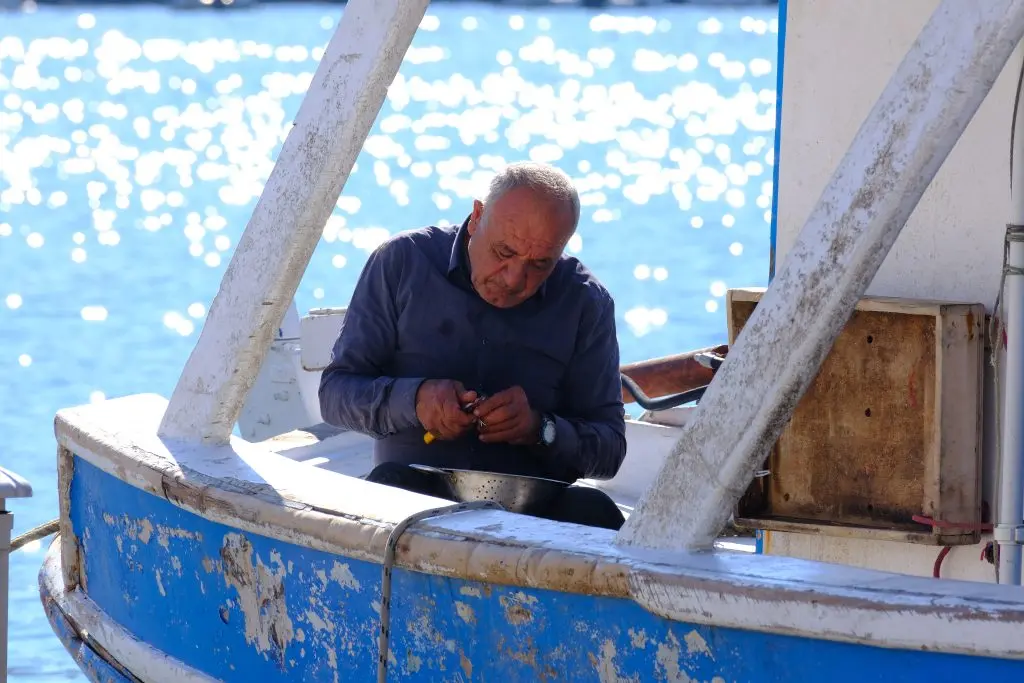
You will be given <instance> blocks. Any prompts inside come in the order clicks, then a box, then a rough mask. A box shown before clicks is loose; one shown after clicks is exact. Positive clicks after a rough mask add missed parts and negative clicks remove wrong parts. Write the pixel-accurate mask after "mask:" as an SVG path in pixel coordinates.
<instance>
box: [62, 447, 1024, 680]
mask: <svg viewBox="0 0 1024 683" xmlns="http://www.w3.org/2000/svg"><path fill="white" fill-rule="evenodd" d="M70 518H71V520H72V527H73V530H74V532H75V535H76V536H77V538H78V539H79V543H80V544H81V547H82V560H81V561H82V566H81V574H82V576H83V577H84V581H83V587H84V592H85V593H86V595H87V596H88V597H89V598H90V599H91V600H92V601H93V602H94V603H95V605H96V606H98V607H99V608H100V609H101V610H102V611H103V613H105V615H106V616H107V617H109V619H110V620H112V621H113V622H116V623H117V624H119V625H120V626H121V627H123V628H124V629H125V630H127V631H128V632H129V633H130V634H132V635H133V636H134V637H135V638H137V639H138V640H141V641H142V642H144V643H147V644H149V645H150V646H152V647H154V648H156V649H157V650H160V651H162V652H163V653H166V654H167V655H169V656H170V657H172V658H174V659H176V660H178V661H179V662H181V663H183V664H185V665H188V666H190V667H193V668H194V669H196V670H198V671H200V672H203V673H205V674H206V675H209V676H211V677H214V678H217V679H221V680H251V681H271V680H273V681H292V680H294V681H339V680H340V681H369V680H374V679H375V676H376V661H377V629H378V626H379V614H378V609H379V600H380V587H381V584H380V582H381V572H380V566H379V565H378V564H375V563H371V562H366V561H360V560H355V559H352V558H346V557H340V556H337V555H332V554H329V553H326V552H320V551H317V550H312V549H309V548H306V547H301V546H298V545H292V544H288V543H286V542H282V541H279V540H274V539H271V538H267V537H263V536H259V535H256V534H251V533H246V532H241V531H239V530H237V529H233V528H231V527H229V526H225V525H222V524H217V523H214V522H211V521H209V520H206V519H204V518H201V517H199V516H197V515H195V514H192V513H190V512H188V511H186V510H183V509H182V508H179V507H177V506H175V505H173V504H171V503H169V502H167V501H166V500H164V499H162V498H159V497H157V496H154V495H151V494H149V493H146V492H145V491H142V490H140V489H138V488H135V487H133V486H131V485H129V484H126V483H124V482H122V481H120V480H119V479H117V478H116V477H114V476H111V475H110V474H107V473H106V472H104V471H102V470H100V469H98V468H97V467H95V466H93V465H91V464H89V463H87V462H85V461H84V460H82V459H81V458H75V461H74V477H73V480H72V485H71V490H70ZM392 600H393V602H392V605H393V606H392V617H391V631H392V642H391V653H392V660H391V667H390V669H389V680H394V681H398V680H416V681H434V680H437V681H441V680H444V681H452V680H464V681H470V680H472V681H489V680H499V681H502V683H511V682H513V681H538V680H568V681H596V680H601V681H605V680H613V681H657V680H667V681H677V680H697V681H796V680H829V681H854V680H856V681H872V680H876V681H892V682H896V681H929V682H934V681H941V680H962V679H966V678H975V677H979V676H980V677H982V678H986V679H992V677H1007V678H1005V679H1004V680H1009V678H1008V677H1011V676H1018V677H1019V676H1021V675H1022V674H1024V662H1019V661H1013V660H1002V659H991V658H982V657H970V656H964V655H954V654H944V653H933V652H923V651H910V650H896V649H885V648H879V647H872V646H866V645H857V644H848V643H840V642H833V641H826V640H817V639H811V638H800V637H793V636H787V635H781V634H775V633H762V632H755V631H745V630H738V629H733V628H724V627H716V626H706V625H695V624H687V623H681V622H674V621H671V620H668V619H664V618H661V617H659V616H656V615H654V614H651V613H650V612H648V611H646V610H645V609H643V608H642V607H640V606H639V605H637V604H636V603H635V602H633V601H632V600H629V599H623V598H611V597H598V596H590V595H579V594H572V593H565V592H559V591H554V590H542V589H530V588H527V589H524V588H519V587H510V586H503V585H495V584H488V583H483V582H479V581H468V580H461V579H456V578H450V577H442V576H436V575H431V574H427V573H419V572H412V571H406V570H404V569H396V571H395V573H394V579H393V598H392ZM44 604H47V606H48V610H47V611H48V614H49V615H50V619H51V622H52V623H53V624H54V626H55V630H56V631H57V632H58V634H59V635H62V634H63V635H62V639H64V642H65V644H66V645H67V646H68V648H69V650H70V651H72V652H73V653H75V652H77V653H82V652H83V648H82V644H81V642H80V641H79V640H77V637H76V636H74V635H73V634H72V635H70V636H69V635H68V634H69V633H70V632H69V631H68V629H67V626H66V622H64V621H63V619H62V615H61V614H60V612H59V610H56V609H54V607H53V601H52V600H49V601H48V599H47V596H46V595H45V593H44ZM84 651H87V653H88V655H87V656H78V657H76V659H77V661H79V663H80V664H82V667H83V670H87V667H95V666H98V665H100V664H102V665H104V666H106V667H107V669H105V670H104V674H103V675H104V676H106V677H104V678H96V677H93V676H91V677H92V678H93V680H125V679H123V678H122V679H118V678H116V676H115V675H120V674H119V673H118V671H117V669H115V668H113V667H111V666H110V664H109V663H106V662H103V661H102V658H99V659H97V657H98V656H97V655H96V653H95V652H94V651H92V650H89V649H88V648H87V647H86V648H85V649H84ZM97 662H98V664H97ZM687 677H688V678H687Z"/></svg>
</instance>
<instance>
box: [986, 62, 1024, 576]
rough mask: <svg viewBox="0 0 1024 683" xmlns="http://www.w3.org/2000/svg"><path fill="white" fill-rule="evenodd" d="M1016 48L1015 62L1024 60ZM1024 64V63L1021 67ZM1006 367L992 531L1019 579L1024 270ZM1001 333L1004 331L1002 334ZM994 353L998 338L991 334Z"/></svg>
mask: <svg viewBox="0 0 1024 683" xmlns="http://www.w3.org/2000/svg"><path fill="white" fill-rule="evenodd" d="M1022 55H1024V53H1022V51H1021V49H1020V48H1018V51H1017V55H1016V56H1017V59H1016V61H1017V63H1021V64H1022V65H1024V56H1022ZM1022 68H1024V66H1022ZM1022 100H1024V97H1022V96H1021V93H1020V92H1018V94H1017V115H1016V118H1015V119H1014V121H1013V130H1014V134H1013V165H1012V167H1011V169H1010V178H1011V180H1010V216H1009V222H1010V224H1011V225H1024V101H1022ZM1007 266H1009V267H1011V268H1024V243H1022V242H1019V241H1011V242H1010V249H1009V257H1008V259H1007ZM1005 295H1006V299H1005V301H1006V308H1005V312H1004V313H1003V319H1004V320H1005V321H1006V323H1007V325H1006V328H1007V334H1006V342H1007V344H1006V365H1005V367H1006V372H1005V375H1004V377H1005V379H1004V380H1003V385H1004V387H1005V388H1004V390H1003V420H1002V422H1003V424H1002V432H1003V433H1002V435H1001V436H1002V439H1001V441H1002V443H1001V446H1002V454H1001V457H1000V458H999V462H1000V469H999V473H998V476H999V505H998V508H997V512H996V520H995V521H996V524H995V527H996V528H995V530H994V533H993V536H994V538H995V540H996V543H998V544H999V573H998V576H999V583H1005V584H1012V585H1018V586H1019V585H1020V583H1021V541H1022V540H1024V539H1022V538H1021V533H1022V531H1024V529H1022V523H1024V522H1022V520H1024V275H1015V274H1013V273H1010V272H1008V273H1007V274H1006V289H1005ZM1000 336H1001V335H1000ZM992 343H993V344H995V345H996V349H997V350H996V352H997V353H998V352H999V348H998V347H999V345H1000V340H999V339H998V338H997V339H993V340H992Z"/></svg>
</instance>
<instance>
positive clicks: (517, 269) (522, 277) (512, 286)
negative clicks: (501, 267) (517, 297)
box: [505, 264, 526, 292]
mask: <svg viewBox="0 0 1024 683" xmlns="http://www.w3.org/2000/svg"><path fill="white" fill-rule="evenodd" d="M505 286H506V287H508V289H509V290H511V291H513V292H519V291H521V290H522V289H523V288H524V287H526V269H525V268H523V267H522V266H518V265H515V264H509V266H508V267H507V268H506V269H505Z"/></svg>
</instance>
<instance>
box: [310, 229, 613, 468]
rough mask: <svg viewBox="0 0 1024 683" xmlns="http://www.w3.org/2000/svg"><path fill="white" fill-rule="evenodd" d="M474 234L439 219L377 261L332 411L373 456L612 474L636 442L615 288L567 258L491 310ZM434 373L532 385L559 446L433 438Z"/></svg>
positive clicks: (328, 416) (325, 394) (328, 375)
mask: <svg viewBox="0 0 1024 683" xmlns="http://www.w3.org/2000/svg"><path fill="white" fill-rule="evenodd" d="M467 237H468V234H467V232H466V223H465V222H464V223H463V224H462V226H461V227H456V226H452V227H446V228H439V227H434V226H431V227H428V228H423V229H420V230H412V231H408V232H403V233H399V234H397V235H395V236H393V237H392V238H391V239H389V240H388V241H386V242H385V243H383V244H382V245H381V246H380V247H378V248H377V249H376V250H375V251H374V252H373V254H371V255H370V258H369V259H368V261H367V263H366V266H365V267H364V269H363V272H362V274H361V275H360V277H359V281H358V283H357V284H356V288H355V292H354V293H353V295H352V299H351V302H350V303H349V307H348V311H347V313H346V315H345V318H344V321H343V323H342V326H341V332H340V334H339V336H338V340H337V342H335V345H334V351H333V356H332V360H331V363H330V365H329V366H328V367H327V368H326V369H325V370H324V372H323V376H322V378H321V381H320V410H321V413H322V416H323V419H324V420H325V421H326V422H328V423H329V424H332V425H337V426H339V427H344V428H346V429H349V430H352V431H357V432H362V433H365V434H369V435H371V436H373V437H374V438H375V439H377V441H376V443H375V445H374V463H375V464H380V463H382V462H401V463H407V464H411V463H421V464H426V465H433V466H435V467H452V468H459V469H474V470H484V471H491V472H507V473H512V474H525V475H530V476H541V477H551V478H556V479H562V480H565V481H575V480H576V479H578V478H591V477H593V478H600V479H608V478H611V477H613V476H615V474H616V473H617V472H618V469H619V466H620V465H621V464H622V460H623V458H624V457H625V454H626V439H625V412H624V410H623V405H622V385H621V382H620V379H619V347H618V341H617V339H616V331H615V307H614V304H613V302H612V298H611V295H610V294H609V293H608V291H607V290H606V289H605V288H604V287H603V286H602V285H601V284H600V283H599V282H598V281H597V279H596V278H595V277H594V276H593V275H592V274H591V273H590V272H589V271H588V270H587V269H586V268H585V267H584V266H583V264H582V263H580V262H579V261H578V260H577V259H575V258H573V257H571V256H564V255H563V256H562V257H561V258H560V259H559V261H558V263H557V265H556V266H555V268H554V270H553V272H552V273H551V275H550V276H549V277H548V279H547V280H545V282H544V284H543V285H542V286H541V288H540V289H539V290H538V291H537V293H536V294H535V295H534V296H533V297H531V298H530V299H528V300H526V301H525V302H523V303H522V304H520V305H518V306H516V307H514V308H507V309H501V308H497V307H494V306H491V305H490V304H488V303H487V302H486V301H484V300H483V299H481V298H480V296H479V295H478V294H477V293H476V291H475V290H474V289H473V286H472V283H471V281H470V275H469V259H468V254H467V251H466V240H467ZM425 379H452V380H458V381H460V382H462V384H463V385H464V386H465V387H466V389H468V390H474V391H477V392H479V393H483V394H493V393H496V392H498V391H501V390H503V389H507V388H509V387H511V386H514V385H519V386H521V387H522V388H523V390H524V391H525V393H526V396H527V398H528V399H529V401H530V406H531V407H532V408H534V409H536V410H539V411H541V412H546V413H550V414H552V415H553V416H554V418H555V423H556V428H557V435H556V439H555V443H554V445H552V446H551V447H544V446H541V445H537V446H513V445H511V444H485V443H482V442H480V440H479V438H478V435H477V433H476V431H475V430H471V431H470V432H469V433H468V434H467V435H465V436H464V437H462V438H461V439H458V440H454V441H444V440H441V439H438V440H435V441H434V442H433V443H431V444H425V443H423V434H424V430H423V427H422V425H421V424H420V422H419V420H418V419H417V417H416V391H417V389H418V388H419V386H420V384H421V383H422V382H423V381H424V380H425ZM538 438H539V434H538Z"/></svg>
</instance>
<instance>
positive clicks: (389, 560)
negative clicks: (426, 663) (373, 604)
mask: <svg viewBox="0 0 1024 683" xmlns="http://www.w3.org/2000/svg"><path fill="white" fill-rule="evenodd" d="M503 509H504V508H503V507H502V506H501V505H499V504H498V503H495V502H493V501H489V500H480V501H472V502H469V503H458V504H456V505H449V506H446V507H443V508H433V509H431V510H423V511H422V512H417V513H415V514H412V515H409V516H408V517H406V518H405V519H403V520H402V521H401V522H399V523H398V524H396V525H395V528H394V529H392V530H391V534H390V535H388V542H387V545H386V546H385V548H384V566H383V569H382V576H381V595H380V641H379V642H380V645H379V647H378V654H377V683H386V681H387V679H388V645H389V641H390V638H391V570H392V568H393V567H394V564H395V551H396V550H397V549H398V539H399V537H400V536H401V535H402V534H403V533H405V530H406V529H408V528H409V527H410V526H411V525H413V524H415V523H417V522H421V521H423V520H424V519H427V518H428V517H441V516H443V515H452V514H455V513H456V512H463V511H466V510H503Z"/></svg>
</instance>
